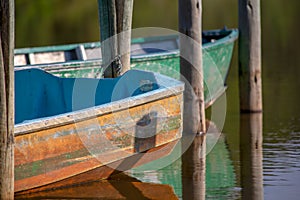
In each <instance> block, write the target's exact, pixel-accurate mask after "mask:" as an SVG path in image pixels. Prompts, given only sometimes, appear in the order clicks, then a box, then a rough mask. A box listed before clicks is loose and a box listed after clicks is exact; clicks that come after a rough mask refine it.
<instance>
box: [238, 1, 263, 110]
mask: <svg viewBox="0 0 300 200" xmlns="http://www.w3.org/2000/svg"><path fill="white" fill-rule="evenodd" d="M239 32H240V35H239V88H240V110H241V112H261V111H262V109H263V108H262V84H261V22H260V0H239Z"/></svg>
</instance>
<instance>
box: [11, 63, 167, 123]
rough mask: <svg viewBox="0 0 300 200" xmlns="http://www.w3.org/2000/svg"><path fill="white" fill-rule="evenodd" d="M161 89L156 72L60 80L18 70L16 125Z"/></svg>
mask: <svg viewBox="0 0 300 200" xmlns="http://www.w3.org/2000/svg"><path fill="white" fill-rule="evenodd" d="M159 87H162V86H159V84H158V82H157V79H156V77H155V75H154V74H153V73H152V72H144V71H139V70H130V71H128V72H126V73H125V74H124V75H122V76H120V77H118V78H106V79H90V78H59V77H56V76H53V75H51V74H49V73H47V72H45V71H43V70H40V69H27V70H16V71H15V123H16V124H18V123H22V122H26V121H28V120H35V119H40V118H44V117H51V116H55V115H59V114H63V113H68V112H73V111H77V110H81V109H86V108H90V107H94V106H99V105H103V104H106V103H110V102H113V101H117V100H122V99H125V98H129V97H132V96H136V95H141V94H144V93H146V92H149V91H153V90H156V89H158V88H159Z"/></svg>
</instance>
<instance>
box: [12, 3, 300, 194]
mask: <svg viewBox="0 0 300 200" xmlns="http://www.w3.org/2000/svg"><path fill="white" fill-rule="evenodd" d="M203 4H204V8H203V9H204V21H203V24H204V28H205V29H214V28H222V27H223V26H224V25H227V26H228V27H237V0H226V1H224V0H223V1H221V0H215V1H203ZM299 4H300V3H299V1H298V0H289V2H288V3H287V2H284V1H280V0H272V1H262V37H263V94H264V96H263V100H264V112H263V114H256V115H251V116H249V115H240V114H239V107H238V105H239V103H238V82H237V81H238V77H237V52H236V51H235V54H234V57H233V62H232V68H231V71H230V74H229V77H228V86H229V89H228V91H227V103H228V104H227V116H226V122H225V126H224V129H223V130H222V133H223V134H222V136H221V137H220V138H219V140H218V142H217V144H216V145H215V147H214V148H213V150H212V151H211V152H210V153H209V154H208V156H207V157H206V164H205V168H203V166H202V168H201V164H202V165H203V163H196V166H198V168H197V167H195V166H190V167H187V166H186V165H182V160H184V158H179V159H177V160H176V161H175V162H174V163H172V164H171V165H169V166H167V167H166V168H164V169H161V170H156V171H147V172H143V173H138V172H136V171H133V172H131V173H132V174H133V175H134V176H135V177H136V178H138V179H139V180H141V181H143V182H145V183H147V182H152V183H160V184H168V185H170V186H172V188H173V189H174V192H175V194H176V195H177V196H178V197H179V198H183V199H191V198H193V197H194V196H189V195H192V194H195V195H198V197H204V196H203V194H204V195H205V197H206V198H207V199H260V198H265V199H283V198H286V199H299V195H300V190H299V188H300V106H299V102H300V89H299V88H300V78H299V77H300V56H299V55H300V42H299V41H300V40H299V39H298V38H297V37H296V36H295V34H294V33H297V32H298V31H299V27H300V26H299V25H300V24H299V18H300V14H299V13H300V12H299V11H298V9H299V8H300V5H299ZM153 13H155V14H154V15H153ZM16 17H17V19H16V20H17V21H16V46H17V47H28V46H38V45H49V44H64V43H74V42H87V41H95V40H98V36H99V30H98V25H97V9H96V0H89V1H82V0H72V1H70V0H51V1H49V0H39V1H29V0H16ZM133 26H134V27H143V26H156V27H165V28H170V29H175V30H176V29H177V1H172V0H163V1H162V0H151V1H150V0H143V1H138V0H136V1H135V7H134V19H133ZM260 135H262V137H260ZM199 166H200V167H199ZM191 171H192V172H193V171H196V172H197V173H198V175H199V176H198V178H199V179H196V180H194V179H192V178H190V176H191ZM204 175H205V177H206V178H205V181H203V180H202V179H201V176H204ZM189 180H190V181H189ZM197 181H198V182H197ZM203 187H204V188H203ZM161 188H163V186H161ZM95 190H97V187H95ZM129 191H131V190H129ZM123 193H124V191H123ZM140 197H141V196H140ZM198 199H201V198H198Z"/></svg>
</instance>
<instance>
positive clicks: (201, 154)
mask: <svg viewBox="0 0 300 200" xmlns="http://www.w3.org/2000/svg"><path fill="white" fill-rule="evenodd" d="M181 161H182V165H181V166H182V199H184V200H185V199H186V200H190V199H191V200H204V199H205V169H206V167H205V163H206V135H202V136H196V137H195V139H194V141H193V143H192V145H191V146H190V147H189V148H188V150H187V151H186V152H185V153H184V154H183V155H182V157H181Z"/></svg>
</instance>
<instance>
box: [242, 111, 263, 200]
mask: <svg viewBox="0 0 300 200" xmlns="http://www.w3.org/2000/svg"><path fill="white" fill-rule="evenodd" d="M262 133H263V132H262V114H261V113H255V114H242V115H241V116H240V159H241V186H242V199H258V200H259V199H263V198H264V197H263V173H262V170H263V167H262V166H263V165H262V160H263V156H262V141H263V136H262Z"/></svg>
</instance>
